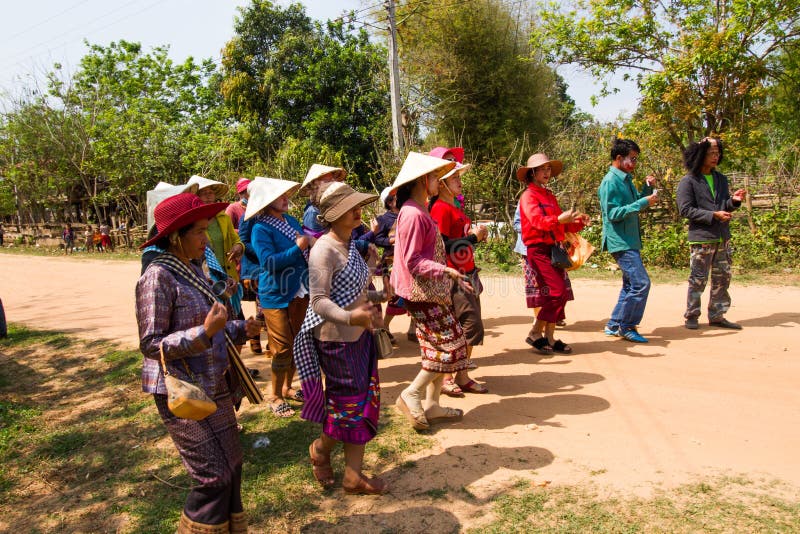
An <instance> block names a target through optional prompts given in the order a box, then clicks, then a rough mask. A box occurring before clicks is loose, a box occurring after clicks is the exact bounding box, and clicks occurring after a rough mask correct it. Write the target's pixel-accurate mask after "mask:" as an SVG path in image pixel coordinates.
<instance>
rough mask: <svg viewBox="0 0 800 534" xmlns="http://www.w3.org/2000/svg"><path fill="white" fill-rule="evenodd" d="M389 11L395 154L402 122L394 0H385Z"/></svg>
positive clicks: (400, 142) (400, 145)
mask: <svg viewBox="0 0 800 534" xmlns="http://www.w3.org/2000/svg"><path fill="white" fill-rule="evenodd" d="M386 10H387V11H388V12H389V89H390V91H391V97H392V147H393V148H394V154H395V156H399V155H400V153H401V152H402V151H403V124H402V122H401V119H400V108H401V107H402V106H401V105H400V69H399V67H398V65H397V27H396V26H395V21H394V0H386Z"/></svg>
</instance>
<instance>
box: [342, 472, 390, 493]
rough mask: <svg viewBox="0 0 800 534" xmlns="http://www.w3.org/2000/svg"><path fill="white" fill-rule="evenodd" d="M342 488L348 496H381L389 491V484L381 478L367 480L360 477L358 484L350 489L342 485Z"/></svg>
mask: <svg viewBox="0 0 800 534" xmlns="http://www.w3.org/2000/svg"><path fill="white" fill-rule="evenodd" d="M342 488H343V489H344V492H345V493H347V494H348V495H383V494H384V493H386V492H388V491H389V484H387V483H386V481H385V480H383V479H382V478H378V477H374V478H367V477H365V476H364V475H361V478H360V479H359V480H358V484H356V485H355V486H352V487H349V486H345V485H344V484H342Z"/></svg>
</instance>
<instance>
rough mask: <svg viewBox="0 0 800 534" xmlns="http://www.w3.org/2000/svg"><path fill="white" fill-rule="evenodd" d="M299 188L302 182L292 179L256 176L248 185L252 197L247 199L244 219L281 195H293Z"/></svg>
mask: <svg viewBox="0 0 800 534" xmlns="http://www.w3.org/2000/svg"><path fill="white" fill-rule="evenodd" d="M298 189H300V184H298V183H297V182H292V181H291V180H279V179H278V178H264V177H263V176H256V177H255V178H253V181H252V182H250V185H248V186H247V192H248V193H250V199H249V200H248V201H247V209H246V210H245V211H244V220H245V221H246V220H247V219H249V218H250V217H252V216H253V215H255V214H257V213H258V212H259V211H261V210H263V209H264V208H266V207H267V206H269V205H270V204H272V203H273V202H275V201H276V200H277V199H278V198H279V197H280V196H281V195H289V196H292V195H293V194H294V193H295V192H297V190H298Z"/></svg>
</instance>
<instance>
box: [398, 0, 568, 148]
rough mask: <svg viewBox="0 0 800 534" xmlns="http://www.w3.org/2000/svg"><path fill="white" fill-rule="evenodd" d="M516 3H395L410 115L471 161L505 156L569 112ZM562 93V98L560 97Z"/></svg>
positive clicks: (436, 0) (482, 0)
mask: <svg viewBox="0 0 800 534" xmlns="http://www.w3.org/2000/svg"><path fill="white" fill-rule="evenodd" d="M515 5H516V6H520V3H518V2H516V3H512V2H507V1H503V0H474V1H471V2H452V1H450V0H432V1H430V2H418V1H415V0H407V1H405V2H401V4H400V5H399V7H398V20H399V23H398V35H399V41H400V54H401V61H400V65H401V68H402V71H403V82H404V84H408V85H410V87H409V88H408V89H407V90H406V97H405V101H406V102H407V107H408V108H409V110H408V114H409V115H410V116H419V118H420V120H421V122H422V123H423V124H424V125H425V126H427V127H428V128H430V129H432V130H433V132H434V133H435V138H436V139H441V140H449V141H442V142H449V143H455V142H458V143H462V144H463V145H464V146H465V147H468V148H469V149H470V151H471V152H472V153H473V157H474V158H475V159H478V158H487V157H493V156H494V154H501V155H503V156H506V157H508V156H509V155H510V153H511V152H512V151H513V150H514V148H515V147H516V148H517V149H518V148H519V143H520V142H521V140H523V139H527V140H529V141H530V142H532V143H534V144H535V143H538V142H540V141H542V140H544V139H545V138H546V137H547V135H548V133H549V131H550V129H551V127H552V126H553V125H555V124H557V123H558V122H560V120H562V119H564V118H566V116H565V115H562V112H563V113H565V114H567V115H568V114H570V113H571V112H572V111H573V110H574V103H573V107H570V106H569V102H568V100H564V102H563V103H564V104H565V105H564V106H563V108H562V101H561V99H560V97H566V92H565V88H566V86H565V85H563V80H560V82H561V83H562V86H561V87H559V84H558V81H559V80H557V77H556V76H555V73H554V72H553V70H552V69H551V68H550V67H549V66H547V65H546V64H545V63H544V62H543V61H542V59H541V58H540V57H539V56H538V54H536V51H535V50H534V49H532V48H531V46H530V44H529V42H528V37H529V35H530V31H531V27H530V24H529V21H528V19H527V18H526V17H527V14H526V13H525V12H524V11H523V10H522V8H520V7H517V8H515V7H514V6H515ZM567 98H568V97H567Z"/></svg>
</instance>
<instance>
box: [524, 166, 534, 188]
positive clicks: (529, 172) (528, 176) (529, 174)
mask: <svg viewBox="0 0 800 534" xmlns="http://www.w3.org/2000/svg"><path fill="white" fill-rule="evenodd" d="M535 173H536V169H535V168H534V169H528V170H527V171H526V172H525V184H526V185H527V184H529V183H531V182H532V181H533V175H534V174H535Z"/></svg>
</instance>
